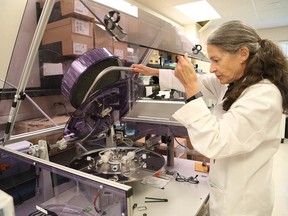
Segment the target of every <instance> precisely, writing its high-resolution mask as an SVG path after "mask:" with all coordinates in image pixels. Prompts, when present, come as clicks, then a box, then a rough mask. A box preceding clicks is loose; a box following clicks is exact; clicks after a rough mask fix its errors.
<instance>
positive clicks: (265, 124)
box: [159, 70, 282, 216]
mask: <svg viewBox="0 0 288 216" xmlns="http://www.w3.org/2000/svg"><path fill="white" fill-rule="evenodd" d="M159 81H160V87H161V88H162V89H163V88H173V89H176V90H180V91H183V90H184V89H183V86H182V85H181V83H180V82H179V80H177V78H175V76H174V72H173V71H172V73H171V71H167V70H160V75H159ZM199 83H200V88H201V91H202V93H203V95H204V97H205V96H206V97H210V98H212V99H214V100H216V101H217V103H216V106H215V107H214V108H213V111H212V113H211V111H210V110H209V109H208V108H207V105H206V104H205V102H204V100H203V99H202V98H198V99H196V100H193V101H191V102H189V103H187V104H185V105H184V106H183V107H182V108H180V109H179V110H178V111H176V112H175V114H174V115H173V117H174V118H175V119H176V120H178V121H179V122H180V123H181V124H183V125H184V126H185V127H186V128H187V131H188V134H189V138H190V140H191V143H192V145H193V147H194V148H195V149H196V150H197V151H199V152H200V153H201V154H203V155H205V156H206V157H209V158H210V159H211V161H210V173H209V181H208V185H209V189H210V200H209V208H210V215H212V216H214V215H217V216H238V215H239V216H240V215H241V216H244V215H245V216H248V215H249V216H258V215H259V216H268V215H271V213H272V209H273V201H274V186H273V180H272V163H273V155H274V154H275V152H276V151H277V149H278V147H279V144H280V141H281V136H280V133H279V130H280V122H281V115H282V97H281V94H280V91H279V90H278V88H277V87H276V86H275V85H273V84H272V83H271V82H270V81H268V80H263V81H261V82H260V83H258V84H255V85H253V86H251V87H249V88H248V89H246V90H245V91H244V92H243V93H242V95H241V96H240V97H239V98H238V99H237V101H235V102H234V103H233V105H232V106H231V108H230V109H229V110H228V111H227V112H226V111H224V110H223V109H222V102H223V101H222V98H223V96H224V94H225V91H226V89H227V85H221V84H220V82H219V81H218V79H217V78H216V76H215V75H214V74H208V75H204V76H200V77H199Z"/></svg>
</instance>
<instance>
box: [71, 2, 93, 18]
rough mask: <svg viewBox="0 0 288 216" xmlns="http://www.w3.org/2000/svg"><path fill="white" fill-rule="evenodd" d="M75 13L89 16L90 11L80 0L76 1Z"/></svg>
mask: <svg viewBox="0 0 288 216" xmlns="http://www.w3.org/2000/svg"><path fill="white" fill-rule="evenodd" d="M74 12H76V13H80V14H83V15H88V12H89V11H88V9H87V8H86V7H85V6H84V5H83V4H82V2H80V1H79V0H75V1H74Z"/></svg>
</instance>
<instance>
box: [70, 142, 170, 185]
mask: <svg viewBox="0 0 288 216" xmlns="http://www.w3.org/2000/svg"><path fill="white" fill-rule="evenodd" d="M164 164H165V159H164V157H163V156H162V155H160V154H158V153H155V152H152V151H149V150H146V149H140V148H134V147H117V148H104V149H98V150H94V151H90V152H86V153H84V154H82V155H80V156H78V157H76V158H74V159H73V160H72V161H71V163H70V165H69V166H70V167H71V168H74V169H77V170H81V171H83V172H85V173H90V174H92V175H96V176H99V177H103V178H106V179H109V180H112V181H118V182H132V181H138V180H141V179H144V178H145V177H148V176H151V175H153V174H155V173H156V172H157V171H159V170H160V169H161V168H162V167H163V166H164Z"/></svg>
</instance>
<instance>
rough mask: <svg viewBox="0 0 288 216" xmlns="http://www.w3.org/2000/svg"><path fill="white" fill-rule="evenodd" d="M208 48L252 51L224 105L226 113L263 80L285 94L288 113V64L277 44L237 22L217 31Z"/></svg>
mask: <svg viewBox="0 0 288 216" xmlns="http://www.w3.org/2000/svg"><path fill="white" fill-rule="evenodd" d="M207 45H214V46H217V47H218V48H220V49H222V50H224V51H226V52H228V53H231V54H233V53H236V52H237V51H238V50H239V49H240V48H241V47H247V48H248V49H249V57H248V59H247V60H246V68H245V71H244V75H243V77H241V79H239V80H238V81H236V82H235V83H234V85H233V89H232V90H231V91H230V92H229V93H228V94H227V96H226V99H225V101H224V103H223V109H224V110H229V109H230V107H231V105H232V104H233V103H234V102H235V101H236V100H237V99H238V97H239V96H240V95H241V93H242V92H243V91H244V90H245V89H246V88H248V87H249V86H251V85H254V84H256V83H258V82H260V81H261V80H262V79H268V80H270V81H271V82H272V83H274V84H275V85H276V86H277V87H278V89H279V91H280V92H281V95H282V98H283V101H282V102H283V104H282V106H283V112H284V113H288V88H287V86H288V62H287V59H286V57H285V56H284V54H283V52H282V51H281V49H280V48H279V47H278V46H277V45H276V44H275V43H274V42H272V41H271V40H268V39H261V37H260V36H259V35H258V34H257V32H256V31H255V29H253V28H252V27H250V26H249V25H247V24H245V23H243V22H241V21H238V20H236V21H230V22H227V23H224V24H223V25H222V26H220V27H219V28H218V29H217V30H216V31H215V32H213V33H212V34H211V35H210V36H209V37H208V39H207Z"/></svg>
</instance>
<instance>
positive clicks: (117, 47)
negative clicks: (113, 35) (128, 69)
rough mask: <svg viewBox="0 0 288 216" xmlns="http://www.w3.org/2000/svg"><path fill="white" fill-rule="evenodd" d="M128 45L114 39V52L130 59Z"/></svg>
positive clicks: (120, 56) (124, 58)
mask: <svg viewBox="0 0 288 216" xmlns="http://www.w3.org/2000/svg"><path fill="white" fill-rule="evenodd" d="M127 49H128V45H127V43H124V42H119V41H113V54H114V55H115V56H118V57H119V58H120V59H122V60H127V59H128V50H127Z"/></svg>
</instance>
